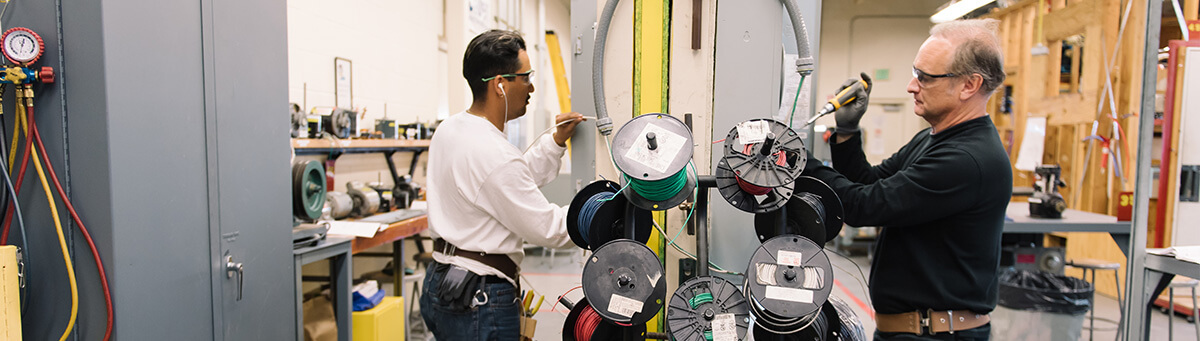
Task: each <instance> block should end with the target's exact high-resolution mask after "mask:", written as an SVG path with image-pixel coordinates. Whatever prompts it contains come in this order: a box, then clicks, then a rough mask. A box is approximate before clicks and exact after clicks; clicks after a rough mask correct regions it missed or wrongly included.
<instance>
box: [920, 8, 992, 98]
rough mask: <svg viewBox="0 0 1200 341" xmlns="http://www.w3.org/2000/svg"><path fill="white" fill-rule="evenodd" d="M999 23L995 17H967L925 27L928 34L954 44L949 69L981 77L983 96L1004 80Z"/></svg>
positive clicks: (956, 72)
mask: <svg viewBox="0 0 1200 341" xmlns="http://www.w3.org/2000/svg"><path fill="white" fill-rule="evenodd" d="M999 26H1000V21H999V20H996V19H968V20H955V21H948V22H944V23H941V24H937V25H934V26H933V28H932V29H930V30H929V35H930V36H933V37H939V38H944V39H946V40H949V41H950V42H951V43H953V44H954V45H955V50H954V61H953V62H951V63H950V70H949V72H950V73H953V74H956V75H962V76H966V75H971V74H978V75H980V76H981V77H983V84H981V86H980V88H981V90H982V93H983V94H984V95H985V97H986V96H990V95H991V94H992V92H994V91H996V88H999V87H1000V85H1001V84H1003V83H1004V76H1005V74H1004V52H1003V51H1001V50H1000V38H999V37H997V36H996V31H997V28H998V27H999Z"/></svg>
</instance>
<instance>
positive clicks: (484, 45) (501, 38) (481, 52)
mask: <svg viewBox="0 0 1200 341" xmlns="http://www.w3.org/2000/svg"><path fill="white" fill-rule="evenodd" d="M524 49H525V39H522V38H521V34H520V33H517V32H514V31H505V30H490V31H487V32H483V33H482V34H480V35H478V36H476V37H475V38H474V39H471V42H470V43H468V44H467V51H466V52H465V53H463V78H466V79H467V85H469V86H470V87H471V95H473V96H474V98H475V99H481V98H483V97H484V94H487V90H486V89H484V87H485V86H487V82H484V81H483V79H484V78H488V77H492V76H495V75H501V74H506V73H513V72H517V71H519V70H518V69H520V68H521V59H520V58H518V57H517V56H518V55H520V53H521V50H524Z"/></svg>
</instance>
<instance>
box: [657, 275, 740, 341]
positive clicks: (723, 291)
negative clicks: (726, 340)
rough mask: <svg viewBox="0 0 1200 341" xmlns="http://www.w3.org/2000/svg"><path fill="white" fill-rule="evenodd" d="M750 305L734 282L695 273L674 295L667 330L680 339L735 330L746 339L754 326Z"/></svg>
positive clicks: (701, 339) (701, 338)
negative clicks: (752, 324) (752, 325)
mask: <svg viewBox="0 0 1200 341" xmlns="http://www.w3.org/2000/svg"><path fill="white" fill-rule="evenodd" d="M749 309H750V308H749V306H748V305H746V297H745V295H743V294H742V291H741V290H738V288H737V286H734V285H733V283H731V282H729V281H727V280H725V279H724V278H720V277H715V276H701V277H695V278H692V279H689V280H688V281H686V282H683V284H682V285H680V286H679V289H677V290H675V294H674V295H672V296H671V302H670V305H668V306H667V333H669V334H670V335H671V337H672V338H673V339H675V340H677V341H705V340H714V339H718V338H716V337H714V335H719V334H720V333H726V334H725V335H728V334H727V333H729V332H733V333H735V334H736V335H737V340H742V339H744V338H745V337H746V331H747V329H749V327H750V310H749ZM731 324H732V325H731ZM717 328H723V330H724V331H721V330H717ZM706 331H707V332H708V334H709V338H706V337H705V334H706V333H705V332H706Z"/></svg>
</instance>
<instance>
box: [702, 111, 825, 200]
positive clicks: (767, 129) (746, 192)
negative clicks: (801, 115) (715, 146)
mask: <svg viewBox="0 0 1200 341" xmlns="http://www.w3.org/2000/svg"><path fill="white" fill-rule="evenodd" d="M807 159H808V156H807V153H805V150H804V141H803V140H801V139H800V136H799V135H798V134H796V132H795V131H793V130H792V129H791V128H789V127H788V126H787V125H785V124H783V123H781V122H779V121H775V120H772V119H753V120H749V121H745V122H742V123H738V125H737V126H736V127H734V128H733V129H732V130H730V131H729V134H728V135H726V137H725V146H724V156H723V157H722V158H721V160H720V161H718V162H717V168H716V170H715V171H714V172H713V175H715V176H716V179H717V190H718V191H719V192H720V193H721V196H722V197H724V198H725V201H727V202H729V204H730V205H733V207H737V208H738V209H740V210H742V211H746V212H750V213H766V212H771V211H775V210H778V209H779V208H780V207H783V205H784V204H785V203H787V201H788V199H790V198H791V196H792V192H793V185H792V182H793V181H794V180H795V179H796V177H797V176H799V175H800V173H801V171H803V170H804V164H805V162H807Z"/></svg>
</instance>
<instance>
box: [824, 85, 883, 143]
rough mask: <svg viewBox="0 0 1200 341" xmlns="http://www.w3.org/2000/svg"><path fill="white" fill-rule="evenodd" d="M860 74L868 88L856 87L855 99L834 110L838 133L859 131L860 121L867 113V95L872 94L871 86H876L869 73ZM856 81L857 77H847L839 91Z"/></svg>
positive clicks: (854, 91) (853, 93)
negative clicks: (873, 84)
mask: <svg viewBox="0 0 1200 341" xmlns="http://www.w3.org/2000/svg"><path fill="white" fill-rule="evenodd" d="M858 75H859V76H860V77H862V80H864V81H866V82H867V88H866V89H863V88H862V87H856V89H855V90H853V92H851V94H852V95H854V97H855V100H854V101H852V102H850V103H848V104H846V105H843V106H842V107H841V108H838V110H837V111H835V112H834V114H833V117H834V119H835V120H836V121H837V133H838V134H853V133H857V132H858V122H859V121H861V120H862V117H863V114H865V113H867V96H870V95H871V88H874V86H872V84H871V76H867V73H865V72H860V73H859V74H858ZM856 83H858V80H857V79H854V78H851V79H847V80H846V82H844V83H842V87H840V88H838V91H837V93H841V92H842V90H843V89H845V88H848V87H850V86H852V85H854V84H856Z"/></svg>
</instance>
